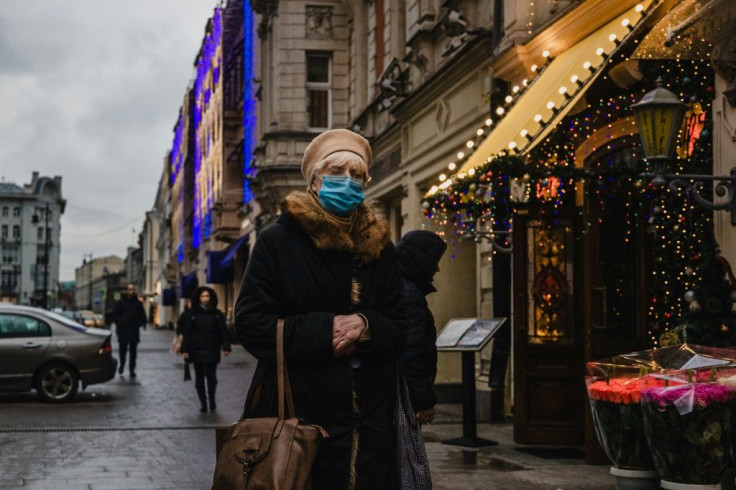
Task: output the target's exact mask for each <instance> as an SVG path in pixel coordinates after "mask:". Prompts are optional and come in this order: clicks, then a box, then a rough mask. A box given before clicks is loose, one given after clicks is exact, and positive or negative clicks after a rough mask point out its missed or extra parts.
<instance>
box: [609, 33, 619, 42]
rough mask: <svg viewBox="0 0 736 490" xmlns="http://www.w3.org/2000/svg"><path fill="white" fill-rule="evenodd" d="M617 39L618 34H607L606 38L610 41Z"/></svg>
mask: <svg viewBox="0 0 736 490" xmlns="http://www.w3.org/2000/svg"><path fill="white" fill-rule="evenodd" d="M617 39H618V36H617V35H616V34H611V35H610V36H608V40H609V41H611V42H612V43H615V42H616V40H617Z"/></svg>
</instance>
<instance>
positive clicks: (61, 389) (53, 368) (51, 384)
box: [36, 363, 79, 403]
mask: <svg viewBox="0 0 736 490" xmlns="http://www.w3.org/2000/svg"><path fill="white" fill-rule="evenodd" d="M78 388H79V376H78V375H77V372H76V370H75V369H74V368H73V367H71V366H70V365H68V364H62V363H54V364H47V365H46V366H44V367H42V368H41V370H40V371H39V372H38V375H36V391H38V395H39V396H40V397H41V399H42V400H44V401H47V402H54V403H60V402H66V401H69V400H71V399H72V398H74V397H75V396H76V394H77V389H78Z"/></svg>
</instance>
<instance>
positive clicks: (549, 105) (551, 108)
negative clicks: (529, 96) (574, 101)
mask: <svg viewBox="0 0 736 490" xmlns="http://www.w3.org/2000/svg"><path fill="white" fill-rule="evenodd" d="M554 108H555V103H554V102H552V101H551V100H550V101H549V102H547V109H549V110H553V109H554Z"/></svg>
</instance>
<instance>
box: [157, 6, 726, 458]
mask: <svg viewBox="0 0 736 490" xmlns="http://www.w3.org/2000/svg"><path fill="white" fill-rule="evenodd" d="M715 3H717V2H712V3H709V2H705V1H703V2H694V1H678V0H639V1H637V0H616V1H614V0H586V1H580V0H578V1H575V0H571V1H567V0H542V1H537V2H528V1H523V0H495V1H493V2H482V1H474V0H455V1H447V2H439V1H428V2H424V1H419V0H406V1H398V2H387V1H385V0H375V1H372V2H358V1H338V0H334V1H329V0H325V1H321V2H318V4H315V3H310V2H303V1H297V0H293V1H289V0H286V1H284V0H254V1H252V2H250V3H248V2H245V3H244V2H239V1H230V2H227V4H226V5H225V6H223V7H221V8H219V7H218V9H216V10H215V13H214V15H213V18H212V19H211V20H210V22H209V23H208V25H207V29H206V32H205V39H204V40H203V44H202V49H201V51H200V53H199V54H198V56H197V61H196V64H195V66H196V67H197V77H196V80H195V81H194V83H193V87H192V89H191V92H188V95H187V96H186V97H185V101H184V104H183V105H182V111H181V112H180V114H179V119H178V121H179V122H178V123H177V126H176V128H175V138H174V140H175V143H174V147H173V148H174V149H172V153H171V157H170V161H171V165H172V167H171V168H172V171H171V183H172V200H173V201H176V202H174V203H173V204H172V227H171V228H172V231H171V235H172V239H171V247H172V248H171V250H174V249H176V251H177V253H176V262H177V264H176V268H177V271H176V283H175V285H176V289H177V292H178V295H177V297H178V298H179V301H180V299H181V298H182V297H185V296H186V294H185V293H184V291H185V290H186V291H187V292H188V293H191V286H192V285H193V284H210V285H213V286H215V288H216V290H217V292H218V295H220V296H221V306H222V307H223V309H224V310H225V311H226V313H227V315H228V318H229V319H232V306H233V303H234V298H235V297H236V294H237V289H238V282H239V279H240V276H241V275H242V270H243V268H244V267H245V264H246V262H247V255H248V250H249V245H252V244H253V243H254V241H255V239H256V238H257V235H258V233H259V232H260V231H261V230H262V229H263V228H264V227H265V226H267V225H268V224H270V223H271V222H273V221H274V220H275V218H276V217H277V215H278V213H279V212H280V207H279V204H280V202H281V201H282V200H283V198H284V197H285V196H286V195H287V194H288V193H289V192H291V191H292V190H301V189H304V186H305V182H304V181H303V178H302V176H301V172H300V166H301V159H302V155H303V152H304V149H305V148H306V146H307V145H308V143H309V142H310V141H311V139H312V138H314V136H315V135H317V134H319V133H320V132H322V131H324V130H326V129H330V128H349V129H351V130H353V131H356V132H359V133H360V134H362V135H364V136H365V137H366V138H368V139H369V140H370V142H371V145H372V148H373V155H374V161H373V166H372V168H371V175H372V177H373V181H372V183H371V185H370V186H369V187H368V189H367V191H366V194H367V197H368V200H369V201H370V202H371V204H372V205H373V206H374V207H375V208H376V209H377V211H378V212H379V214H381V215H382V216H383V217H384V218H385V219H386V220H387V221H388V223H389V225H390V230H391V233H392V238H393V239H394V240H398V239H399V238H400V237H401V236H402V235H403V234H404V233H406V232H407V231H410V230H413V229H420V228H425V229H431V230H434V231H436V232H438V233H440V234H441V235H442V236H444V238H445V239H446V240H447V241H448V244H449V248H448V253H447V254H446V256H445V257H444V258H443V260H442V262H441V264H440V269H441V271H440V272H439V273H438V274H437V277H436V278H435V285H436V286H437V289H438V293H435V294H433V295H431V296H430V297H429V302H430V307H431V309H432V311H433V313H434V316H435V320H436V324H437V326H438V327H442V326H443V325H445V324H446V323H447V322H448V321H449V320H450V319H452V318H467V317H507V318H508V319H509V321H508V322H507V324H506V326H505V328H504V329H502V331H500V332H499V333H498V334H497V335H496V338H494V341H493V343H492V344H491V346H489V347H488V348H486V349H485V350H483V351H481V352H480V353H479V354H478V355H477V357H476V361H477V362H476V365H477V372H476V374H477V380H478V383H477V386H478V390H479V391H480V392H481V395H482V396H481V397H480V400H481V405H483V406H482V407H481V410H480V411H481V412H482V413H484V414H486V415H487V413H488V409H489V408H492V407H494V406H495V407H496V408H497V409H498V411H500V412H501V413H513V416H514V420H515V437H516V439H517V440H518V441H519V442H527V443H538V442H540V443H541V442H567V443H582V442H583V441H585V442H587V443H588V448H589V457H590V459H591V460H593V459H595V447H594V446H595V443H594V441H595V436H594V435H593V431H592V425H591V424H590V420H589V415H588V413H587V409H586V407H587V405H586V402H585V393H584V389H583V383H582V377H583V374H584V366H585V362H586V361H589V360H593V359H600V358H603V357H606V356H609V355H613V354H620V353H623V352H627V351H631V350H636V349H641V348H645V347H648V346H650V345H653V344H654V345H656V343H657V342H658V338H659V335H661V334H662V333H663V332H665V331H667V330H669V329H671V328H674V325H672V322H673V321H674V318H675V317H676V316H677V311H676V309H677V308H680V309H682V308H683V306H685V305H684V304H683V303H682V301H681V298H674V299H672V300H671V302H672V305H673V306H672V308H673V309H671V310H667V311H665V310H662V309H661V308H660V306H659V303H657V301H658V299H659V296H657V295H659V294H660V292H659V291H658V289H657V288H658V287H660V286H661V284H660V283H659V282H658V281H659V279H658V277H659V276H661V275H662V274H664V272H668V271H664V272H663V266H662V264H667V263H669V262H668V260H667V258H666V257H664V256H663V255H662V252H661V251H660V250H661V249H664V248H667V247H670V246H671V247H672V248H673V249H678V250H680V249H682V250H684V248H686V247H684V244H686V243H690V242H689V241H688V240H689V238H688V237H692V236H694V235H698V234H699V233H702V234H703V235H705V234H706V233H705V232H704V231H703V230H704V229H703V228H700V226H701V225H702V224H703V223H711V222H713V223H714V226H715V237H716V238H717V241H718V244H719V245H720V249H721V252H722V255H723V256H725V257H727V258H732V256H733V254H734V252H736V248H735V247H736V233H734V228H733V226H732V225H731V223H730V222H729V218H730V216H728V215H727V213H718V212H716V213H715V215H713V213H710V214H709V213H708V212H703V210H702V209H701V210H699V211H697V210H696V209H695V208H693V207H688V208H684V207H682V206H685V204H683V203H682V202H681V201H677V199H681V198H678V197H676V196H675V195H674V194H672V195H669V194H668V195H665V194H661V193H660V191H658V190H657V189H656V188H654V187H652V186H650V185H649V182H648V180H647V178H644V177H641V173H642V172H643V170H642V169H643V168H647V167H641V165H644V164H645V162H643V161H642V149H641V145H640V143H639V135H638V128H637V126H636V123H635V120H634V116H633V112H632V110H631V105H632V104H634V102H636V101H637V100H640V99H641V97H642V96H643V94H644V93H646V92H647V91H649V90H651V89H652V88H654V86H655V81H656V78H657V77H658V76H662V77H663V79H664V81H663V83H664V84H666V85H667V86H668V87H669V88H670V89H671V90H672V91H674V92H676V95H677V96H678V97H679V98H680V99H681V100H683V101H684V102H685V103H686V104H687V106H688V111H687V116H686V122H685V125H684V126H683V129H682V131H681V134H680V136H681V137H680V144H679V147H678V150H677V152H678V153H677V161H678V162H679V163H678V165H680V167H678V169H679V170H680V171H682V170H687V169H688V168H689V167H687V165H691V164H692V165H699V166H698V167H697V170H698V171H699V172H705V173H714V174H721V175H724V174H728V171H729V167H730V165H731V163H730V157H731V156H732V155H734V154H736V148H735V147H734V145H735V144H736V143H735V142H736V137H734V129H733V127H734V126H733V124H732V123H731V121H733V120H734V119H733V118H734V111H735V110H736V109H735V106H736V96H734V94H736V89H735V88H734V78H735V77H734V73H733V69H732V67H733V66H734V63H733V60H734V58H736V50H735V49H734V48H733V42H732V41H731V38H730V37H729V36H728V35H727V33H728V32H731V31H730V28H729V26H730V25H731V24H732V23H733V22H734V19H735V18H736V13H734V12H732V10H733V9H732V7H730V6H729V7H728V8H726V7H722V8H721V9H719V10H718V11H717V12H716V10H715V9H713V8H712V7H713V4H715ZM701 9H702V11H701ZM672 12H674V14H673V13H672ZM673 16H674V17H673ZM683 19H685V20H688V22H685V23H682V24H680V23H681V22H682V21H683ZM690 21H692V22H690ZM729 23H731V24H729ZM674 24H677V25H680V27H681V29H680V30H679V31H677V32H674V34H672V32H670V31H669V30H668V29H667V27H668V26H670V25H674ZM688 29H692V30H691V31H688ZM671 35H674V37H672V38H667V36H671ZM678 36H679V37H678ZM691 38H692V39H704V40H705V41H706V42H704V43H701V44H702V45H701V44H699V43H692V42H687V40H688V39H691ZM189 141H191V144H189V143H188V142H189ZM190 155H191V160H190V161H191V184H188V182H189V181H188V180H187V177H186V175H187V170H186V169H187V163H186V162H187V161H189V160H187V159H188V158H189V156H190ZM179 168H180V169H183V170H178V171H177V170H176V169H179ZM188 185H191V189H192V191H191V195H192V196H193V199H192V202H191V204H189V203H187V201H186V191H184V194H183V195H184V197H181V196H182V189H188V187H187V186H188ZM673 206H675V207H673ZM677 206H679V207H677ZM688 206H690V204H688ZM189 216H191V238H189V237H188V235H187V234H188V231H187V230H188V229H189V228H188V227H189V226H190V225H189ZM678 220H679V221H678ZM662 237H667V238H668V239H669V240H670V242H668V243H667V244H664V245H666V246H662V243H660V242H661V240H662V239H663V238H662ZM678 245H683V246H682V247H679V248H678ZM688 247H690V245H688ZM688 250H690V251H691V252H690V256H686V255H683V253H684V252H682V251H681V250H680V251H678V252H677V253H679V254H680V255H678V256H677V257H678V258H677V260H678V261H680V262H678V264H679V263H681V262H682V263H685V261H687V260H690V259H692V258H693V257H698V256H699V254H697V253H694V252H692V250H694V249H693V248H692V247H691V248H689V249H688ZM691 266H692V264H691V265H689V266H688V267H684V266H683V270H682V271H681V272H682V274H685V276H687V277H690V276H692V275H693V274H690V273H688V272H687V271H688V270H691V271H692V270H693V269H692V267H691ZM668 273H669V272H668ZM658 275H659V276H658ZM685 276H678V277H681V279H682V282H683V283H684V282H687V281H688V280H689V279H687V278H685ZM167 282H168V284H167V288H171V287H172V283H171V282H170V278H167ZM185 285H186V286H187V287H186V288H185ZM162 287H163V285H162ZM187 288H188V289H187ZM668 301H669V300H668ZM460 373H461V368H460V356H459V355H458V354H455V353H441V354H440V366H439V371H438V377H437V383H438V385H439V386H440V387H442V386H448V387H452V386H457V385H458V384H459V382H460V378H461V374H460ZM499 400H501V401H502V403H499Z"/></svg>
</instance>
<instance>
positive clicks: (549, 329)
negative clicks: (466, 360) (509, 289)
mask: <svg viewBox="0 0 736 490" xmlns="http://www.w3.org/2000/svg"><path fill="white" fill-rule="evenodd" d="M575 211H576V210H575V209H571V210H569V212H568V213H567V214H565V212H564V211H561V210H555V212H554V213H544V214H541V213H539V212H537V211H533V210H527V209H520V210H518V211H517V214H516V215H515V217H514V236H513V239H514V240H513V243H514V257H513V260H514V272H513V274H514V312H513V327H514V333H513V335H514V440H515V441H516V442H519V443H527V444H529V443H531V444H534V443H546V444H581V443H582V442H583V440H584V426H585V424H584V420H585V419H584V414H585V412H584V410H585V403H586V399H585V390H584V383H583V372H584V362H583V360H584V355H583V354H584V349H583V343H582V340H583V332H584V328H583V327H582V325H581V322H580V317H581V314H580V312H581V311H582V310H581V308H580V305H579V304H578V303H579V301H580V300H579V299H578V298H579V295H580V292H581V289H582V287H581V283H580V281H579V279H578V277H579V276H580V274H579V273H578V271H577V268H578V267H579V264H580V263H581V260H580V259H581V252H582V247H580V243H579V241H578V240H576V239H575V237H576V236H579V234H578V233H576V232H577V231H578V228H579V226H580V222H579V218H578V217H577V216H578V215H577V213H576V212H575Z"/></svg>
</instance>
